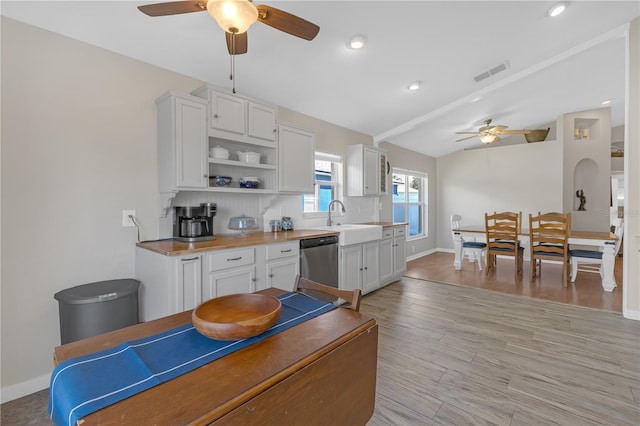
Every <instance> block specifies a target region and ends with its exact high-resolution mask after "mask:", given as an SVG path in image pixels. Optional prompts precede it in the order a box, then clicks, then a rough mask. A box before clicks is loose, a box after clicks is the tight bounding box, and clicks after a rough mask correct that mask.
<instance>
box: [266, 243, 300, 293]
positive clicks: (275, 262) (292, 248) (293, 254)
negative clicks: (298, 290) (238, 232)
mask: <svg viewBox="0 0 640 426" xmlns="http://www.w3.org/2000/svg"><path fill="white" fill-rule="evenodd" d="M265 260H266V263H265V275H266V287H267V288H271V287H275V288H279V289H281V290H285V291H293V289H294V287H295V281H296V276H297V275H298V274H299V273H300V242H299V241H289V242H286V243H278V244H269V245H267V246H266V252H265Z"/></svg>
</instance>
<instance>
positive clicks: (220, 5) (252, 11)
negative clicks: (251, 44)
mask: <svg viewBox="0 0 640 426" xmlns="http://www.w3.org/2000/svg"><path fill="white" fill-rule="evenodd" d="M207 12H209V15H211V17H212V18H213V19H214V20H215V21H216V22H217V23H218V25H219V26H220V28H222V29H223V30H224V31H225V32H228V33H232V34H242V33H244V32H246V31H247V30H248V29H249V27H250V26H251V25H252V24H254V23H255V22H256V21H257V20H258V9H257V8H256V7H255V6H254V5H253V3H251V2H250V1H249V0H209V1H207Z"/></svg>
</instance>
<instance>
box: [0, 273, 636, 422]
mask: <svg viewBox="0 0 640 426" xmlns="http://www.w3.org/2000/svg"><path fill="white" fill-rule="evenodd" d="M466 266H467V265H465V267H466ZM499 266H500V265H499ZM361 312H364V313H367V314H370V315H372V316H374V317H376V319H377V321H378V323H379V325H380V326H379V345H378V383H377V393H376V395H377V397H376V409H375V413H374V415H373V417H372V418H371V420H370V421H369V426H382V425H385V426H386V425H412V426H413V425H463V424H473V425H488V424H497V425H512V426H517V425H567V426H577V425H581V426H582V425H635V426H637V425H640V339H639V337H640V321H633V320H628V319H625V318H624V317H622V316H621V315H620V314H617V313H614V312H607V311H602V310H596V309H589V308H584V307H579V306H572V305H566V304H560V303H555V302H550V301H545V300H542V299H535V298H529V297H522V296H515V295H510V294H502V293H497V292H493V291H487V290H484V289H478V288H472V287H464V286H461V285H448V284H441V283H434V282H429V281H423V280H417V279H412V278H403V279H402V280H400V281H398V282H395V283H393V284H390V285H388V286H386V287H384V288H382V289H380V290H377V291H375V292H373V293H370V294H368V295H366V296H365V297H364V298H363V300H362V304H361ZM47 395H48V390H43V391H40V392H37V393H35V394H32V395H29V396H26V397H24V398H20V399H18V400H15V401H11V402H7V403H5V404H2V406H1V407H0V410H1V412H2V417H1V421H0V424H2V425H3V426H13V425H15V426H22V425H51V421H50V420H49V419H48V418H47V415H46V407H47ZM170 423H171V421H170V419H167V424H170ZM309 424H312V422H311V421H310V422H309ZM339 424H340V423H339V422H338V421H337V422H336V425H339ZM287 426H293V425H287Z"/></svg>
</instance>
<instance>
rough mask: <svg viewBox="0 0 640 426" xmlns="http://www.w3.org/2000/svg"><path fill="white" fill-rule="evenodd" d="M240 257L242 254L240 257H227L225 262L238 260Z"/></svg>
mask: <svg viewBox="0 0 640 426" xmlns="http://www.w3.org/2000/svg"><path fill="white" fill-rule="evenodd" d="M240 259H242V256H240V257H232V258H231V259H227V262H231V261H232V260H240Z"/></svg>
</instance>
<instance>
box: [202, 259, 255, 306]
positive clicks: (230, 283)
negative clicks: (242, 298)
mask: <svg viewBox="0 0 640 426" xmlns="http://www.w3.org/2000/svg"><path fill="white" fill-rule="evenodd" d="M255 280H256V268H255V266H254V265H251V266H243V267H240V268H233V269H229V270H225V271H223V272H212V273H210V274H209V277H208V280H207V282H206V285H205V287H204V288H203V300H205V301H206V300H209V299H213V298H214V297H220V296H226V295H229V294H235V293H253V292H254V291H255Z"/></svg>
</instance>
